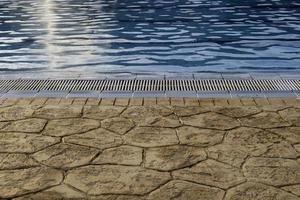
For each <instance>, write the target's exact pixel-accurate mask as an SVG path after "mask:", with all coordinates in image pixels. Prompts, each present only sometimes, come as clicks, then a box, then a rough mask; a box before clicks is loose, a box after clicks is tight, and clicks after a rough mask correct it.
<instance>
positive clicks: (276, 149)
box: [261, 141, 300, 158]
mask: <svg viewBox="0 0 300 200" xmlns="http://www.w3.org/2000/svg"><path fill="white" fill-rule="evenodd" d="M299 156H300V154H299V153H298V152H297V151H296V150H295V149H294V147H293V146H292V145H291V144H290V143H288V142H286V141H281V142H279V143H274V144H272V145H271V146H269V147H268V150H267V152H265V153H264V154H262V155H261V157H269V158H297V157H299Z"/></svg>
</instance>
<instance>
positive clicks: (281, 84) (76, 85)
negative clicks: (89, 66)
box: [0, 79, 300, 91]
mask: <svg viewBox="0 0 300 200" xmlns="http://www.w3.org/2000/svg"><path fill="white" fill-rule="evenodd" d="M0 90H1V91H9V90H16V91H31V90H32V91H40V90H44V91H279V90H280V91H294V90H300V80H78V79H76V80H75V79H74V80H0Z"/></svg>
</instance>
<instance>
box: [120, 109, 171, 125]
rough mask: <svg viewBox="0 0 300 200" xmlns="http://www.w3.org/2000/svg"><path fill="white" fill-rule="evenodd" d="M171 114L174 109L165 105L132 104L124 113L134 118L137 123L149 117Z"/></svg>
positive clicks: (127, 116) (129, 117)
mask: <svg viewBox="0 0 300 200" xmlns="http://www.w3.org/2000/svg"><path fill="white" fill-rule="evenodd" d="M170 114H172V110H171V109H170V108H167V107H164V106H130V107H128V108H127V109H126V110H125V111H124V113H122V116H123V117H126V118H128V119H132V120H133V121H135V122H136V123H142V122H145V120H146V119H147V118H152V117H160V116H168V115H170Z"/></svg>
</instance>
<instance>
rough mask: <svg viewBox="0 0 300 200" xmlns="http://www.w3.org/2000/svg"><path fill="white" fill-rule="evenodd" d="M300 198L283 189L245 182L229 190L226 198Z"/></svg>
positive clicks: (296, 199) (258, 199)
mask: <svg viewBox="0 0 300 200" xmlns="http://www.w3.org/2000/svg"><path fill="white" fill-rule="evenodd" d="M275 199H276V200H299V198H298V197H296V196H294V195H292V194H290V193H288V192H285V191H283V190H280V189H277V188H274V187H271V186H267V185H263V184H260V183H244V184H242V185H239V186H237V187H234V188H231V189H229V190H228V191H227V193H226V196H225V199H224V200H275Z"/></svg>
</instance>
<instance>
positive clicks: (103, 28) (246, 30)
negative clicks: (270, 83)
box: [0, 0, 300, 73]
mask: <svg viewBox="0 0 300 200" xmlns="http://www.w3.org/2000/svg"><path fill="white" fill-rule="evenodd" d="M299 11H300V2H299V1H298V0H273V1H272V0H244V1H240V0H137V1H133V0H84V1H83V0H1V1H0V70H1V71H49V70H50V71H57V72H59V73H62V72H64V71H68V70H70V71H79V72H83V73H84V72H86V71H89V72H113V71H122V72H140V71H149V72H157V71H164V72H166V71H176V72H180V71H181V72H182V71H183V72H199V71H213V72H245V71H246V72H247V71H280V70H296V71H298V70H300V12H299Z"/></svg>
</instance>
